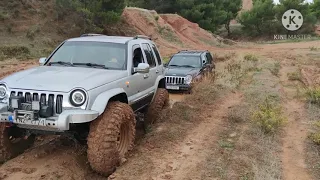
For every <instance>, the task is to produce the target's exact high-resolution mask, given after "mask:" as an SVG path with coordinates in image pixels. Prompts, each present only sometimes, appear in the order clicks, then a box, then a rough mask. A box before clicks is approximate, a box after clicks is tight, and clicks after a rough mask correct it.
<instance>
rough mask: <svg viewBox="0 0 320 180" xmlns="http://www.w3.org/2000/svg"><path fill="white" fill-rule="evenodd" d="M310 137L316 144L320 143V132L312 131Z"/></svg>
mask: <svg viewBox="0 0 320 180" xmlns="http://www.w3.org/2000/svg"><path fill="white" fill-rule="evenodd" d="M309 139H311V140H312V142H314V143H315V144H317V145H320V132H317V133H311V134H310V135H309Z"/></svg>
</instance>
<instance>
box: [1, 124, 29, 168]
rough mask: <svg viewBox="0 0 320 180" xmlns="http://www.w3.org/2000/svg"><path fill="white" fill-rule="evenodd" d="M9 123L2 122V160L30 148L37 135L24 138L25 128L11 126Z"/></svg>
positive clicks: (6, 159) (4, 160)
mask: <svg viewBox="0 0 320 180" xmlns="http://www.w3.org/2000/svg"><path fill="white" fill-rule="evenodd" d="M9 125H10V124H9V123H0V162H1V163H3V162H6V161H8V160H10V159H12V158H14V157H16V156H18V155H20V154H22V153H23V152H24V151H25V150H26V149H28V148H30V147H31V146H32V145H33V143H34V141H35V136H34V135H31V136H29V137H28V138H27V139H24V137H23V135H24V131H25V130H24V129H20V128H18V127H16V126H9Z"/></svg>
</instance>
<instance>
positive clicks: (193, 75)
mask: <svg viewBox="0 0 320 180" xmlns="http://www.w3.org/2000/svg"><path fill="white" fill-rule="evenodd" d="M166 66H167V69H166V73H165V76H166V84H167V86H166V88H167V89H168V90H185V91H191V87H192V82H195V81H197V80H200V79H201V78H202V77H203V75H204V74H205V73H211V72H213V71H214V70H215V64H214V62H213V57H212V55H211V54H210V52H209V51H193V50H183V51H180V52H178V53H177V54H175V55H173V56H172V58H171V59H170V61H169V62H168V64H167V65H166Z"/></svg>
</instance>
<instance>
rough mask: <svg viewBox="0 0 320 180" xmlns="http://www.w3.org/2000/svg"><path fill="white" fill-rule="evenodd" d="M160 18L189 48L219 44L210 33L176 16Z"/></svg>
mask: <svg viewBox="0 0 320 180" xmlns="http://www.w3.org/2000/svg"><path fill="white" fill-rule="evenodd" d="M161 17H162V18H163V19H164V20H165V21H166V22H167V23H168V24H170V25H171V27H172V28H174V30H175V32H176V33H177V36H178V37H179V38H180V39H181V41H183V43H184V44H188V45H190V46H200V47H201V46H207V45H213V46H215V45H218V44H219V43H220V42H219V40H218V39H216V38H215V37H214V36H213V35H212V34H211V33H209V32H208V31H206V30H204V29H202V28H200V27H199V25H198V24H196V23H192V22H190V21H188V20H187V19H185V18H183V17H181V16H179V15H177V14H163V15H161Z"/></svg>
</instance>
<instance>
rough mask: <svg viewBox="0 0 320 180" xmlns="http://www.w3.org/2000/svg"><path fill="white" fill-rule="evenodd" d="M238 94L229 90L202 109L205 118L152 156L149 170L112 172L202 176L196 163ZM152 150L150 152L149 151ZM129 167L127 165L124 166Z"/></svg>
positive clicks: (118, 176) (238, 98)
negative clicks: (170, 147)
mask: <svg viewBox="0 0 320 180" xmlns="http://www.w3.org/2000/svg"><path fill="white" fill-rule="evenodd" d="M241 99H242V98H241V94H239V93H231V94H229V95H227V96H225V97H224V98H221V99H220V100H218V102H217V103H215V106H214V107H208V109H207V110H204V112H203V113H204V114H206V115H207V116H206V117H207V118H205V119H203V120H199V122H200V123H199V124H198V125H197V127H195V128H194V129H192V130H191V131H190V132H188V135H187V136H186V137H185V138H184V139H182V141H181V142H180V143H178V144H176V145H175V146H173V147H172V149H170V150H169V152H168V151H165V152H162V153H159V154H156V153H154V156H152V159H151V161H152V163H151V164H152V166H153V167H155V168H153V169H152V171H144V172H142V174H138V175H136V176H135V177H132V176H130V177H129V176H128V174H126V175H125V174H121V173H117V172H116V173H115V174H114V177H115V178H114V179H128V178H129V179H130V178H131V179H135V178H138V179H175V180H179V179H181V180H182V179H201V175H202V174H201V171H200V169H198V168H199V164H202V163H205V162H206V158H207V155H208V154H209V152H210V151H212V149H211V148H210V147H212V145H213V144H215V143H217V140H218V138H219V137H218V136H219V132H220V127H221V125H222V123H223V120H224V119H225V117H226V115H227V112H228V109H229V108H230V107H231V106H234V105H236V104H239V103H240V102H241ZM151 153H152V152H151ZM125 168H126V169H127V168H131V167H130V166H127V167H125Z"/></svg>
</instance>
